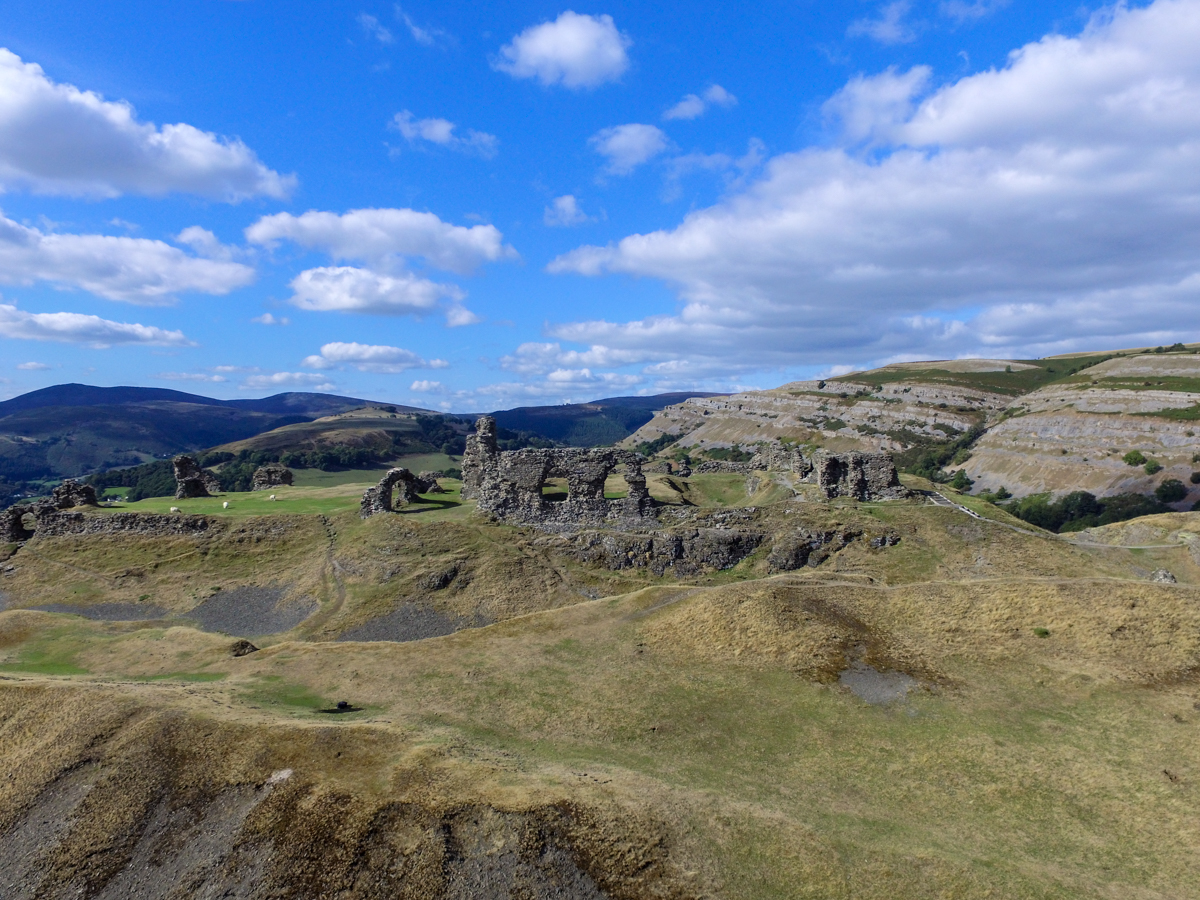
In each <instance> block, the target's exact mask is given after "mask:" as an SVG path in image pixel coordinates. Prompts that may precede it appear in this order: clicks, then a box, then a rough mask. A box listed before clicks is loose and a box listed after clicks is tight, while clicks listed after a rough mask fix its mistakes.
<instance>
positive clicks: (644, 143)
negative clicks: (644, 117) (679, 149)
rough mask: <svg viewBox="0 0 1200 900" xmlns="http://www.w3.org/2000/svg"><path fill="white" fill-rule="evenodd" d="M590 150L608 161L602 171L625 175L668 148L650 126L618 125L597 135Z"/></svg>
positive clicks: (593, 137) (660, 136)
mask: <svg viewBox="0 0 1200 900" xmlns="http://www.w3.org/2000/svg"><path fill="white" fill-rule="evenodd" d="M588 143H589V144H591V146H592V149H593V150H595V151H596V152H597V153H599V154H600V155H601V156H604V157H607V158H608V165H607V166H605V170H606V171H608V172H610V173H611V174H613V175H628V174H629V173H630V172H632V171H633V170H634V169H636V168H637V167H638V166H640V165H642V163H645V162H649V161H650V160H652V159H654V157H656V156H658V155H659V154H660V153H662V152H663V151H664V150H666V149H667V148H668V147H670V146H671V142H670V140H669V139H668V138H667V136H666V135H665V134H664V133H663V132H662V130H661V129H658V128H656V127H654V126H653V125H639V124H630V125H617V126H614V127H613V128H605V129H603V130H602V131H598V132H597V133H596V134H594V135H593V136H592V137H591V138H590V139H589V141H588Z"/></svg>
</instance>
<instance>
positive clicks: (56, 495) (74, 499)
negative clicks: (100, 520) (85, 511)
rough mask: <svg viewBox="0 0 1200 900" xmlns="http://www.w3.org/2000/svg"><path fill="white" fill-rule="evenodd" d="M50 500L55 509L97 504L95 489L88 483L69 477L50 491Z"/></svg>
mask: <svg viewBox="0 0 1200 900" xmlns="http://www.w3.org/2000/svg"><path fill="white" fill-rule="evenodd" d="M50 502H51V503H52V504H53V505H54V507H55V509H72V508H74V507H76V506H98V505H99V503H98V502H97V499H96V489H95V488H94V487H92V486H91V485H90V484H81V483H80V482H78V481H74V480H72V479H70V478H68V479H66V480H65V481H63V483H62V484H60V485H59V486H58V487H56V488H55V489H54V490H53V491H51V492H50Z"/></svg>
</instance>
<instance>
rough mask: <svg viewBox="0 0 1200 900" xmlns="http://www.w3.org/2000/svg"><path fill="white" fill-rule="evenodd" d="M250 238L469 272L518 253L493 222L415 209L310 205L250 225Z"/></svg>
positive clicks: (347, 256)
mask: <svg viewBox="0 0 1200 900" xmlns="http://www.w3.org/2000/svg"><path fill="white" fill-rule="evenodd" d="M246 238H247V240H249V241H250V242H251V243H254V244H263V245H266V246H268V247H269V246H272V245H274V244H276V243H277V242H279V241H282V240H289V241H292V242H294V243H296V244H299V245H300V246H301V247H306V248H308V249H310V250H323V251H325V252H326V253H328V254H330V255H331V256H333V257H334V258H335V259H360V260H366V261H368V262H380V261H384V260H386V259H387V258H388V257H390V256H410V257H412V256H416V257H422V258H424V259H425V260H426V261H427V262H428V263H429V264H430V265H432V266H435V267H437V268H439V269H444V270H446V271H450V272H457V273H460V274H467V273H469V272H472V271H474V270H475V269H476V268H478V267H479V266H480V265H481V264H483V263H485V262H495V261H496V260H499V259H505V258H511V257H515V256H516V251H514V250H513V249H512V247H509V246H506V245H505V243H504V236H503V235H502V234H501V233H500V231H499V229H497V228H496V227H495V226H494V225H473V226H471V227H470V228H467V227H465V226H463V225H451V224H450V223H449V222H443V221H442V220H441V219H439V218H438V217H437V216H435V215H434V214H433V213H423V212H417V211H416V210H413V209H352V210H350V211H349V212H347V213H344V214H343V215H338V214H337V213H331V212H319V211H317V210H310V211H309V212H306V213H304V214H303V215H300V216H294V215H292V214H291V213H276V214H275V215H272V216H264V217H263V218H261V219H259V220H258V221H257V222H255V223H254V224H253V225H251V226H250V227H249V228H247V229H246Z"/></svg>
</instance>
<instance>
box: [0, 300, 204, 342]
mask: <svg viewBox="0 0 1200 900" xmlns="http://www.w3.org/2000/svg"><path fill="white" fill-rule="evenodd" d="M0 338H16V339H18V340H28V341H59V342H62V343H66V344H90V345H91V346H93V347H97V348H106V347H111V346H113V345H114V344H149V345H152V346H160V347H193V346H195V344H193V343H192V342H191V341H189V340H188V339H187V338H186V337H184V335H183V332H182V331H166V330H164V329H162V328H155V327H153V326H151V325H139V324H136V323H127V322H112V321H109V320H108V319H101V318H100V317H99V316H87V315H83V314H81V313H68V312H58V313H28V312H25V311H24V310H20V309H17V308H16V307H15V306H11V305H10V304H7V303H0Z"/></svg>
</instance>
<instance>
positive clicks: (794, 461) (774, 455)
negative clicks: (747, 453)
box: [750, 442, 813, 476]
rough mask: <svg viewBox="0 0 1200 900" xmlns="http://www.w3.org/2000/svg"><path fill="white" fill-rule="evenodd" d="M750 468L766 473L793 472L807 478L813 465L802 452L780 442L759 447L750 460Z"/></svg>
mask: <svg viewBox="0 0 1200 900" xmlns="http://www.w3.org/2000/svg"><path fill="white" fill-rule="evenodd" d="M750 468H751V469H759V470H766V471H768V472H794V473H795V474H797V475H801V476H807V475H808V474H809V473H810V472H812V469H813V465H812V461H811V460H810V459H809V458H808V457H807V456H805V455H804V452H803V451H802V450H799V449H798V448H796V447H789V446H787V445H785V444H783V443H780V442H771V443H766V444H762V445H761V446H759V448H758V450H757V452H756V453H755V454H754V458H753V459H752V460H750Z"/></svg>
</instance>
